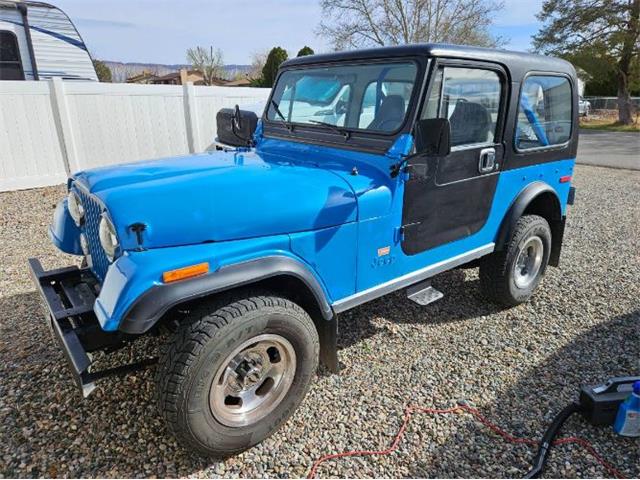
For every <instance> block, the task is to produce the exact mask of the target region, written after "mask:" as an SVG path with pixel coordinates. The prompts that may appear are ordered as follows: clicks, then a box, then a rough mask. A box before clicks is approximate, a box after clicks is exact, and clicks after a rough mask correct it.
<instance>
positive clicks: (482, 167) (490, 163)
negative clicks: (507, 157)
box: [478, 147, 498, 173]
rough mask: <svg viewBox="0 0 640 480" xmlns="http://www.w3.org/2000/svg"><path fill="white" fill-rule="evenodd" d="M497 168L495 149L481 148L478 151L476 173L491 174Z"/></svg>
mask: <svg viewBox="0 0 640 480" xmlns="http://www.w3.org/2000/svg"><path fill="white" fill-rule="evenodd" d="M497 166H498V164H497V163H496V149H495V148H493V147H491V148H483V149H482V150H480V160H479V162H478V171H479V172H480V173H489V172H493V170H494V169H495V168H496V167H497Z"/></svg>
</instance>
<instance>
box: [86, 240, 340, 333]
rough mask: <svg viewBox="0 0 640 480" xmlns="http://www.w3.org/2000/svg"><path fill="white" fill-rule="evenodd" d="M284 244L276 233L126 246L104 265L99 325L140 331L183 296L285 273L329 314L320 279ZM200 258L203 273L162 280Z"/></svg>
mask: <svg viewBox="0 0 640 480" xmlns="http://www.w3.org/2000/svg"><path fill="white" fill-rule="evenodd" d="M288 247H289V238H288V236H285V235H282V236H277V237H270V238H263V239H250V240H240V241H234V242H220V243H208V244H201V245H193V246H183V247H173V248H160V249H152V250H147V251H142V252H126V254H125V255H123V256H122V257H120V258H119V259H118V260H117V261H116V262H114V264H113V265H111V267H110V268H109V271H108V272H107V275H106V277H105V280H104V283H103V285H102V289H101V291H100V295H99V297H98V299H97V300H96V303H95V305H94V311H95V313H96V316H97V317H98V320H99V321H100V324H101V326H102V328H103V329H104V330H106V331H115V330H120V331H123V332H126V333H132V334H140V333H144V332H146V331H148V330H149V329H150V328H151V327H152V326H153V325H154V324H155V323H156V322H157V321H158V320H159V319H160V318H161V317H162V316H163V315H164V314H165V313H166V312H167V311H168V310H169V309H170V308H171V307H173V306H175V305H178V304H180V303H182V302H184V301H188V300H193V299H197V298H201V297H204V296H207V295H210V294H213V293H216V292H220V291H223V290H228V289H231V288H234V287H238V286H241V285H246V284H248V283H253V282H255V281H259V280H262V279H266V278H269V277H272V276H275V275H282V274H288V275H292V276H295V277H296V278H298V279H300V280H302V281H303V282H305V284H306V285H307V286H308V287H309V289H310V290H311V292H313V294H314V296H315V297H316V300H317V302H318V305H319V307H320V310H321V311H322V313H323V316H325V318H328V319H330V318H332V310H331V307H330V298H329V296H328V294H327V290H326V288H325V287H324V285H323V282H322V280H321V279H320V278H319V276H318V275H317V273H316V272H315V271H314V270H313V269H312V268H311V267H310V266H309V265H308V264H306V263H305V262H304V261H303V260H301V259H300V258H298V257H297V256H295V255H294V254H292V253H291V252H290V251H289V248H288ZM202 262H208V263H209V272H210V273H209V274H207V275H203V276H201V277H196V278H192V279H188V280H183V281H179V282H175V283H171V284H165V283H163V282H162V273H163V272H165V271H168V270H173V269H176V268H181V267H185V266H188V265H193V264H196V263H202Z"/></svg>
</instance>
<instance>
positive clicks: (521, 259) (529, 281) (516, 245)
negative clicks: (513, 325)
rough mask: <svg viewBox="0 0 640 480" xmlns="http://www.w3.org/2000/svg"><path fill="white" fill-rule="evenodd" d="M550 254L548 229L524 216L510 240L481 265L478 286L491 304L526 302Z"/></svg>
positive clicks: (534, 218)
mask: <svg viewBox="0 0 640 480" xmlns="http://www.w3.org/2000/svg"><path fill="white" fill-rule="evenodd" d="M550 252H551V229H550V228H549V224H548V223H547V221H546V220H545V219H544V218H542V217H540V216H538V215H524V216H522V217H520V219H519V220H518V222H517V223H516V227H515V229H514V232H513V235H512V237H511V241H510V242H509V244H508V245H507V246H506V247H505V249H504V250H502V251H499V252H495V253H493V254H491V255H489V256H487V257H485V258H484V259H482V261H481V263H480V287H481V289H482V291H483V293H484V294H485V295H486V296H487V297H489V299H491V300H492V301H494V302H496V303H499V304H502V305H505V306H515V305H519V304H521V303H523V302H526V301H527V300H528V299H529V298H530V297H531V296H532V295H533V293H534V291H535V289H536V287H537V286H538V285H539V284H540V281H541V280H542V277H543V276H544V274H545V271H546V269H547V264H548V262H549V255H550Z"/></svg>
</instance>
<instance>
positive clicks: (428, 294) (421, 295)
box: [407, 280, 444, 306]
mask: <svg viewBox="0 0 640 480" xmlns="http://www.w3.org/2000/svg"><path fill="white" fill-rule="evenodd" d="M407 297H408V298H409V300H411V301H412V302H416V303H417V304H418V305H422V306H425V305H429V304H430V303H433V302H435V301H437V300H440V299H441V298H442V297H444V294H443V293H442V292H441V291H439V290H436V289H435V288H433V287H432V286H431V281H429V280H427V281H426V282H421V283H418V284H416V285H413V286H411V287H409V288H407Z"/></svg>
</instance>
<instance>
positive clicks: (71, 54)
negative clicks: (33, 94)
mask: <svg viewBox="0 0 640 480" xmlns="http://www.w3.org/2000/svg"><path fill="white" fill-rule="evenodd" d="M0 52H1V53H2V54H1V55H0V80H45V79H50V78H53V77H60V78H63V79H66V80H90V81H98V77H97V75H96V71H95V68H94V66H93V62H92V61H91V57H90V56H89V52H88V50H87V47H86V45H85V44H84V41H83V40H82V37H81V36H80V34H79V33H78V30H77V29H76V27H75V26H74V25H73V22H72V21H71V20H70V19H69V17H68V16H67V15H66V14H65V13H64V12H63V11H62V10H60V9H59V8H57V7H54V6H53V5H49V4H48V3H43V2H35V1H23V0H0Z"/></svg>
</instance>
